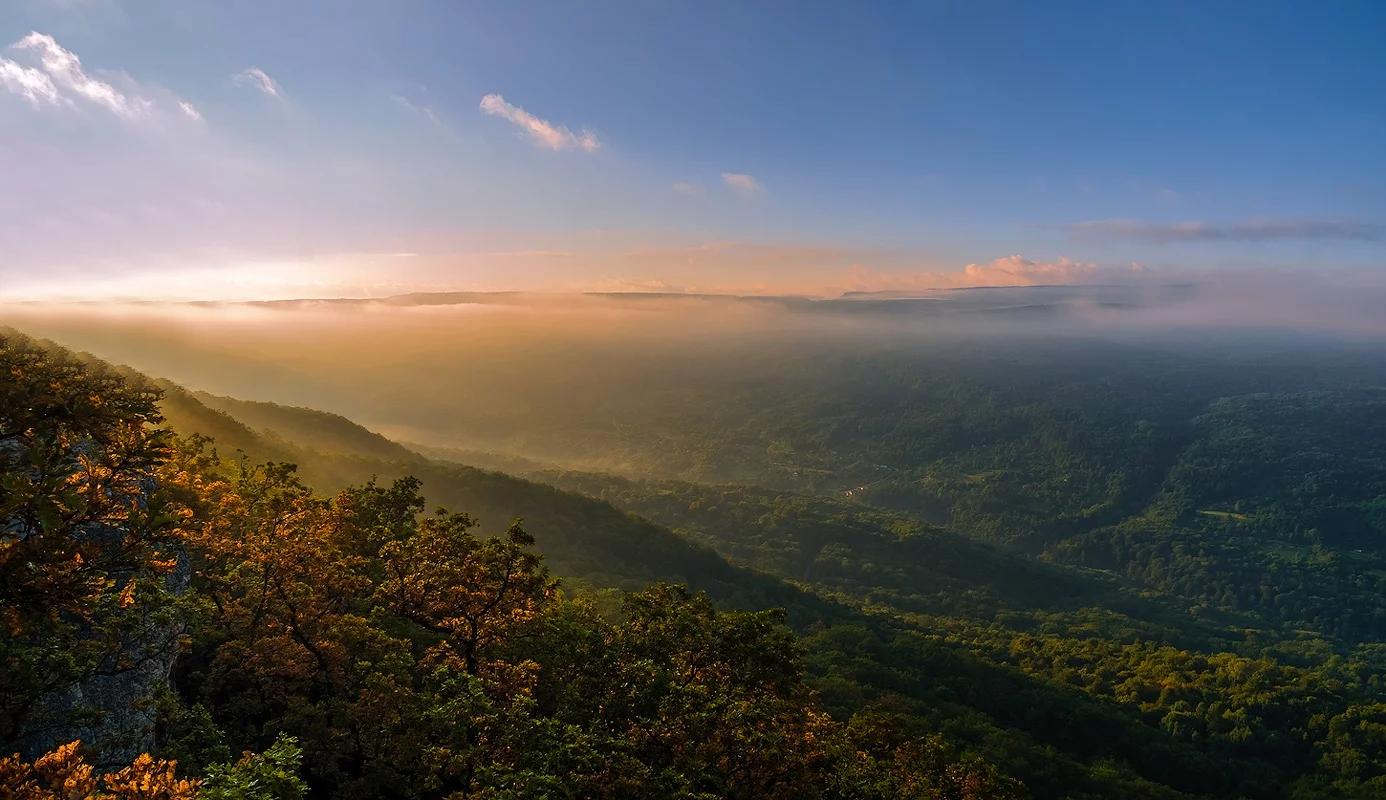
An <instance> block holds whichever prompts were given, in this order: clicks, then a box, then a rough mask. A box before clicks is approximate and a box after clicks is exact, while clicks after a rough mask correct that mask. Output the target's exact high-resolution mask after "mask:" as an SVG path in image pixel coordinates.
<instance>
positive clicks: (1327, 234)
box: [1061, 219, 1386, 243]
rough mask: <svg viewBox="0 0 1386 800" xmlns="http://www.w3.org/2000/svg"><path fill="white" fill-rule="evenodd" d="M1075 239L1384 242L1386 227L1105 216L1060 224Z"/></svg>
mask: <svg viewBox="0 0 1386 800" xmlns="http://www.w3.org/2000/svg"><path fill="white" fill-rule="evenodd" d="M1061 227H1062V228H1063V229H1064V230H1067V231H1068V232H1069V233H1071V234H1073V236H1074V237H1076V238H1084V239H1126V240H1134V241H1141V242H1155V243H1167V242H1218V241H1227V242H1257V241H1271V240H1278V239H1306V240H1332V239H1338V240H1353V241H1368V242H1370V241H1381V240H1382V239H1383V237H1386V227H1383V226H1382V225H1379V224H1370V223H1364V222H1351V221H1344V220H1331V219H1254V220H1245V221H1242V222H1233V223H1228V224H1215V223H1209V222H1199V221H1187V222H1175V223H1169V224H1155V223H1146V222H1141V221H1139V220H1134V219H1106V220H1091V221H1086V222H1075V223H1072V224H1070V225H1063V226H1061Z"/></svg>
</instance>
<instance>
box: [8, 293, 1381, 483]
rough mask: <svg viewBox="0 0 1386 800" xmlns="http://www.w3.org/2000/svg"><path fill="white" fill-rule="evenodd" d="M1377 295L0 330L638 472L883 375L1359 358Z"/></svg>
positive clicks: (617, 310)
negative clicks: (653, 459)
mask: <svg viewBox="0 0 1386 800" xmlns="http://www.w3.org/2000/svg"><path fill="white" fill-rule="evenodd" d="M1381 308H1386V305H1383V303H1382V295H1381V293H1380V292H1377V291H1364V290H1362V289H1361V288H1360V287H1359V288H1355V289H1353V290H1351V291H1348V290H1344V289H1341V288H1334V287H1331V286H1328V285H1326V284H1323V283H1309V282H1304V281H1300V282H1298V283H1289V282H1281V283H1277V282H1275V281H1263V282H1258V283H1245V282H1242V283H1238V284H1235V285H1233V284H1224V285H1218V284H1207V283H1204V284H1175V285H1155V284H1151V285H1141V286H1129V285H1128V286H1084V287H1074V286H1047V287H1016V288H987V289H969V290H951V291H936V292H924V293H918V294H912V295H902V294H899V293H893V294H892V293H854V294H849V295H844V296H843V297H842V298H838V299H835V300H808V299H803V298H774V297H732V296H688V295H652V294H587V295H542V294H513V293H509V294H507V293H500V294H464V293H454V294H421V295H403V296H398V297H392V298H386V299H380V300H305V301H279V302H262V303H229V304H219V303H136V302H128V303H74V304H11V305H6V306H0V324H3V325H8V326H11V327H13V328H15V329H18V330H20V331H22V332H24V333H27V334H30V335H33V336H36V337H40V338H46V339H51V340H53V341H55V342H57V343H59V344H61V345H64V346H66V347H69V348H72V349H75V350H79V351H86V352H90V353H92V354H94V355H96V356H98V357H100V358H103V359H106V360H109V361H113V362H116V363H121V364H126V365H129V366H131V367H134V368H135V369H137V370H140V371H142V372H144V373H146V374H148V375H151V376H154V377H160V378H167V379H170V380H172V381H174V382H177V383H180V384H182V385H184V386H187V387H189V388H191V389H195V390H203V391H206V392H210V393H212V394H217V395H226V396H231V397H237V398H242V399H250V400H266V401H272V402H276V403H281V404H285V405H292V406H306V407H311V408H317V409H322V410H326V411H331V412H335V413H339V414H342V415H344V416H347V417H349V418H351V419H353V420H356V421H358V422H360V423H362V424H364V425H366V426H368V427H370V428H372V429H373V430H376V431H379V432H381V433H384V434H386V435H387V436H390V437H391V438H394V439H396V440H400V441H404V442H411V443H418V444H420V445H423V446H429V447H433V448H454V449H457V450H461V451H467V452H470V453H479V452H488V453H494V454H504V455H506V456H511V457H523V458H527V459H535V460H537V461H538V462H539V463H542V464H549V465H564V466H579V467H600V468H603V469H612V470H617V471H630V472H638V471H640V470H641V469H642V468H643V466H642V463H643V457H642V455H641V454H642V453H648V452H650V451H652V450H659V449H661V448H664V449H669V448H677V447H679V446H680V445H679V442H678V441H676V439H677V438H678V437H679V436H680V435H683V434H687V435H689V436H695V435H709V434H710V432H711V433H715V432H717V431H719V430H724V429H737V430H746V429H747V426H748V425H751V426H752V427H753V428H756V425H759V427H758V428H756V429H757V430H759V429H763V428H765V427H767V426H772V425H773V420H767V421H764V423H763V424H761V423H755V420H754V417H755V415H756V414H758V413H764V412H765V410H766V409H769V408H771V407H774V406H777V405H780V406H782V405H783V404H784V403H804V404H807V403H813V404H816V406H817V407H820V413H831V412H833V410H834V404H844V410H845V405H846V404H850V403H859V402H876V401H877V400H880V398H881V397H884V396H885V395H887V394H888V393H889V392H888V389H887V388H883V387H888V386H890V385H900V384H901V382H902V381H907V380H919V379H920V378H921V376H924V378H925V379H927V373H928V372H929V371H930V370H935V369H937V370H951V371H952V372H954V373H957V372H960V371H961V372H966V373H969V374H975V376H977V379H978V380H991V381H997V380H1011V379H1022V376H1023V375H1024V374H1025V372H1026V370H1030V369H1042V370H1050V371H1051V372H1052V370H1053V369H1054V368H1060V369H1068V368H1073V369H1082V370H1087V371H1088V372H1089V374H1091V373H1092V371H1098V372H1101V371H1103V370H1108V369H1119V368H1120V365H1121V364H1122V363H1123V362H1124V361H1127V362H1129V360H1130V359H1129V358H1128V357H1127V355H1125V354H1129V353H1132V352H1141V353H1145V354H1151V353H1154V354H1158V355H1159V356H1160V357H1161V358H1169V359H1174V360H1175V361H1177V360H1179V359H1205V360H1206V359H1230V360H1233V361H1235V360H1238V359H1242V360H1245V359H1253V360H1254V359H1258V358H1269V357H1272V356H1274V357H1275V358H1279V359H1281V360H1282V361H1283V360H1284V359H1286V358H1289V359H1290V360H1289V362H1287V363H1290V364H1292V365H1293V364H1296V363H1303V364H1313V363H1317V362H1319V361H1322V360H1323V359H1322V357H1321V356H1322V354H1323V353H1334V354H1348V355H1345V356H1344V357H1346V358H1349V359H1350V360H1353V363H1360V362H1361V361H1362V360H1363V359H1364V358H1365V359H1366V360H1367V361H1368V362H1371V363H1376V360H1377V359H1376V354H1377V352H1378V349H1377V347H1376V344H1378V343H1380V342H1381V341H1382V340H1383V337H1386V315H1383V314H1379V313H1378V310H1379V309H1381ZM1287 354H1288V355H1287ZM1295 354H1298V356H1296V355H1295ZM1292 368H1293V367H1292ZM770 397H773V398H774V401H773V402H770V401H768V400H766V398H770ZM881 402H887V401H886V400H881ZM748 420H749V422H748Z"/></svg>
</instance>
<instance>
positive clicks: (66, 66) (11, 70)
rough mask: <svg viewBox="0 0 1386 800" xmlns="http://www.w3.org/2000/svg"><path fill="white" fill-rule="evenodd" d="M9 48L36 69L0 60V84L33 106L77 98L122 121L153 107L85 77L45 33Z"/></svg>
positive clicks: (77, 61) (71, 57)
mask: <svg viewBox="0 0 1386 800" xmlns="http://www.w3.org/2000/svg"><path fill="white" fill-rule="evenodd" d="M10 49H12V50H16V51H18V52H21V53H26V54H29V55H31V56H33V57H35V58H37V59H38V62H39V66H38V67H37V68H34V67H28V68H26V67H23V66H21V65H19V64H18V63H16V62H14V61H10V60H8V59H2V58H0V82H3V83H4V85H5V88H7V89H9V90H10V91H11V92H14V93H15V94H18V95H20V96H21V97H24V98H25V99H26V100H28V101H29V102H31V103H33V104H35V105H40V104H41V103H42V102H47V103H51V104H53V105H72V104H73V103H72V101H73V100H74V99H81V100H86V101H88V102H91V103H95V104H96V105H99V106H104V107H105V108H106V109H108V110H109V111H111V112H112V113H113V114H116V115H117V116H120V117H124V118H126V119H134V118H136V117H138V116H140V115H141V114H143V113H144V112H146V111H148V110H149V108H150V106H152V105H153V102H152V101H150V100H147V99H145V98H143V97H133V98H132V97H128V96H126V95H125V94H124V93H122V92H120V91H119V90H117V89H116V88H115V87H114V86H112V85H111V84H109V83H107V82H106V81H103V80H98V79H96V78H93V77H91V76H90V75H88V74H87V73H86V71H85V70H83V69H82V60H81V59H80V58H78V57H77V54H76V53H73V52H72V51H71V50H67V49H64V48H63V47H62V46H61V45H59V44H58V42H57V40H55V39H54V38H53V37H52V36H49V35H48V34H46V33H39V32H38V31H34V32H33V33H30V34H29V35H28V36H25V37H24V38H23V39H20V40H19V41H17V42H15V43H14V44H13V45H11V48H10Z"/></svg>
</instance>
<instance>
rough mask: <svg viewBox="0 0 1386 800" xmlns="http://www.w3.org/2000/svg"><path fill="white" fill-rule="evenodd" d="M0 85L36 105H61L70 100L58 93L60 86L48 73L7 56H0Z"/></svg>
mask: <svg viewBox="0 0 1386 800" xmlns="http://www.w3.org/2000/svg"><path fill="white" fill-rule="evenodd" d="M0 86H4V87H5V88H6V89H8V90H9V91H10V92H12V93H14V94H17V95H19V96H20V97H22V98H24V99H25V100H28V101H29V102H30V103H32V104H33V105H35V106H40V105H43V104H44V103H49V104H52V105H61V104H63V103H64V102H69V101H67V100H66V98H64V97H63V96H62V95H60V94H58V87H57V86H55V85H54V84H53V79H52V78H50V77H48V74H47V73H45V72H43V71H42V70H38V69H35V68H33V67H24V66H20V65H19V64H16V63H15V62H13V61H10V60H9V59H7V58H0Z"/></svg>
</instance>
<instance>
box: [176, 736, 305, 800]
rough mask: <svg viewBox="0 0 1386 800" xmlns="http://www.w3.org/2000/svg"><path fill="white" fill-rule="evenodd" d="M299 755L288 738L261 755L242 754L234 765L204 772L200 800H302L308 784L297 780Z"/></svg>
mask: <svg viewBox="0 0 1386 800" xmlns="http://www.w3.org/2000/svg"><path fill="white" fill-rule="evenodd" d="M302 761H303V754H302V752H301V751H300V750H299V748H298V742H297V740H296V739H294V738H293V737H292V736H284V735H282V734H281V735H280V736H279V738H278V739H276V740H275V742H274V744H273V745H271V746H270V747H269V749H268V750H266V751H265V752H263V753H259V754H256V753H246V754H245V755H244V756H242V757H241V759H240V760H239V761H237V762H236V763H235V764H214V765H212V766H210V767H208V768H207V772H206V775H205V776H204V777H203V779H202V787H201V791H200V792H199V793H198V797H200V798H202V800H303V798H304V797H306V796H307V794H308V784H306V783H304V781H303V779H302V778H300V777H299V776H298V770H299V766H300V764H301V763H302Z"/></svg>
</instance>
